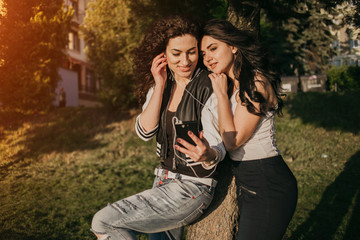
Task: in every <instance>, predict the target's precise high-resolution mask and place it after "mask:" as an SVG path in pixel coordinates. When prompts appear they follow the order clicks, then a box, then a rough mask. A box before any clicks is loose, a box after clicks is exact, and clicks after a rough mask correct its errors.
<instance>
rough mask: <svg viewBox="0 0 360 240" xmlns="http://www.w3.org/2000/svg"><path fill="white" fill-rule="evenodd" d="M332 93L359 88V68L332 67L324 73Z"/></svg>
mask: <svg viewBox="0 0 360 240" xmlns="http://www.w3.org/2000/svg"><path fill="white" fill-rule="evenodd" d="M326 74H327V76H328V81H329V88H330V90H332V91H346V90H355V89H359V88H360V67H358V66H341V67H336V66H334V67H332V68H330V69H329V70H328V71H327V72H326Z"/></svg>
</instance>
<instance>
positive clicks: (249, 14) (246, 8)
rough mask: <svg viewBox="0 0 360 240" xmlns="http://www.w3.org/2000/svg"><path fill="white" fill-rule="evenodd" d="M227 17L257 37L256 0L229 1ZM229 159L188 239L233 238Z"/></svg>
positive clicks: (234, 202) (232, 182)
mask: <svg viewBox="0 0 360 240" xmlns="http://www.w3.org/2000/svg"><path fill="white" fill-rule="evenodd" d="M227 20H228V21H230V22H231V23H232V24H233V25H234V26H235V27H237V28H239V29H247V30H249V31H251V32H253V33H254V34H255V36H256V37H259V32H260V5H259V3H258V1H240V0H228V9H227ZM231 168H232V166H231V160H230V159H229V158H228V157H226V158H225V159H224V161H223V162H221V163H220V164H219V166H218V171H219V182H218V185H217V186H216V190H215V196H214V199H213V201H212V203H211V205H210V206H209V208H208V209H207V210H206V212H205V213H204V214H203V216H202V217H201V218H200V219H199V220H197V221H196V222H195V223H193V224H191V225H190V226H189V227H188V229H187V234H186V239H187V240H219V239H221V240H233V239H235V236H236V232H237V226H238V217H239V208H238V202H237V201H238V200H237V193H236V191H237V190H236V185H235V179H234V175H233V173H232V169H231Z"/></svg>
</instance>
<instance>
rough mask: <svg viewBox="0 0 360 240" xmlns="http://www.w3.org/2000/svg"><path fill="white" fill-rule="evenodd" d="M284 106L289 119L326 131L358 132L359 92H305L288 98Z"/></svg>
mask: <svg viewBox="0 0 360 240" xmlns="http://www.w3.org/2000/svg"><path fill="white" fill-rule="evenodd" d="M285 105H287V106H288V107H289V113H290V116H291V117H300V118H301V119H302V121H303V122H304V123H305V124H307V123H309V124H314V125H316V126H318V127H323V128H325V129H327V130H342V131H346V132H352V133H355V134H358V133H359V132H360V121H359V119H360V110H359V106H360V91H353V92H346V93H333V92H326V93H320V92H307V93H298V94H295V95H290V96H288V99H287V100H286V103H285Z"/></svg>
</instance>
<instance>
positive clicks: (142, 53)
mask: <svg viewBox="0 0 360 240" xmlns="http://www.w3.org/2000/svg"><path fill="white" fill-rule="evenodd" d="M185 34H189V35H191V36H194V37H195V38H196V39H197V40H198V43H199V42H200V25H199V22H198V21H196V20H194V19H193V18H191V17H189V16H180V15H175V16H168V17H164V18H162V19H160V20H158V21H157V22H155V23H154V24H153V26H152V27H151V28H150V29H149V31H148V32H147V33H146V35H145V37H144V39H143V41H142V42H141V44H140V46H139V47H138V48H137V49H136V50H135V51H134V73H135V81H136V95H137V96H138V97H139V103H140V104H141V103H143V102H144V101H145V98H146V94H147V92H148V90H149V88H150V87H152V86H153V85H154V83H155V81H154V78H153V76H152V74H151V71H150V69H151V65H152V61H153V59H154V57H155V56H156V55H158V54H160V53H161V52H165V50H166V46H167V44H168V43H169V40H170V39H171V38H175V37H179V36H183V35H185Z"/></svg>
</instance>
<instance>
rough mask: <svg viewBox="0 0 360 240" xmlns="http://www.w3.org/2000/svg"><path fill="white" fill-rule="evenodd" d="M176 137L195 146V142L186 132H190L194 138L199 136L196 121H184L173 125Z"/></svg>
mask: <svg viewBox="0 0 360 240" xmlns="http://www.w3.org/2000/svg"><path fill="white" fill-rule="evenodd" d="M175 129H176V136H177V137H178V138H182V139H184V140H185V141H187V142H188V143H191V144H192V145H195V142H194V141H193V140H192V139H191V138H190V136H189V135H188V131H192V132H193V133H194V134H195V135H196V136H199V130H198V124H197V121H186V122H183V123H179V124H175Z"/></svg>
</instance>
